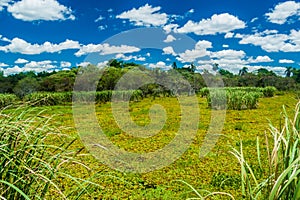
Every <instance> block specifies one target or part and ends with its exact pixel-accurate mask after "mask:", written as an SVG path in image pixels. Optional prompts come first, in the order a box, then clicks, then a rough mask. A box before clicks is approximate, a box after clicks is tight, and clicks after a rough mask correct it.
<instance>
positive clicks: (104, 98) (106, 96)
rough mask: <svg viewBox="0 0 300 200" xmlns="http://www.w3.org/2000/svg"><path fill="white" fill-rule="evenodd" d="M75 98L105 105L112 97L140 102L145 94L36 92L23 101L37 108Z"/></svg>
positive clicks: (60, 103)
mask: <svg viewBox="0 0 300 200" xmlns="http://www.w3.org/2000/svg"><path fill="white" fill-rule="evenodd" d="M73 97H74V98H75V99H74V100H76V101H89V102H91V101H94V102H96V103H105V102H109V101H111V99H112V97H114V99H115V100H119V101H123V100H131V101H139V100H141V99H143V97H144V94H143V92H142V91H141V90H124V91H111V90H104V91H99V92H74V95H73V93H72V92H35V93H31V94H28V95H26V96H25V97H24V98H23V100H24V101H25V102H30V103H32V104H34V105H37V106H53V105H65V104H69V103H72V100H73V99H72V98H73ZM92 98H93V99H92Z"/></svg>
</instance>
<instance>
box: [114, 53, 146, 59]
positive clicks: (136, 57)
mask: <svg viewBox="0 0 300 200" xmlns="http://www.w3.org/2000/svg"><path fill="white" fill-rule="evenodd" d="M116 59H122V60H124V61H128V60H135V61H145V60H146V58H145V57H142V56H133V55H129V56H126V55H124V54H122V53H119V54H117V55H116Z"/></svg>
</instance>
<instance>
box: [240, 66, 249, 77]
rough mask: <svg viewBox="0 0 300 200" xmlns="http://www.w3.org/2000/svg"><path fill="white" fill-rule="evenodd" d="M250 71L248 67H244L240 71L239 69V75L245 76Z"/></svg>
mask: <svg viewBox="0 0 300 200" xmlns="http://www.w3.org/2000/svg"><path fill="white" fill-rule="evenodd" d="M247 73H248V68H247V67H243V68H242V69H241V70H240V71H239V75H240V76H244V75H245V74H247Z"/></svg>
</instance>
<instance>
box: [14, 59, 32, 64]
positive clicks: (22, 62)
mask: <svg viewBox="0 0 300 200" xmlns="http://www.w3.org/2000/svg"><path fill="white" fill-rule="evenodd" d="M28 62H29V61H28V60H25V59H23V58H18V59H17V60H16V61H15V64H24V63H28Z"/></svg>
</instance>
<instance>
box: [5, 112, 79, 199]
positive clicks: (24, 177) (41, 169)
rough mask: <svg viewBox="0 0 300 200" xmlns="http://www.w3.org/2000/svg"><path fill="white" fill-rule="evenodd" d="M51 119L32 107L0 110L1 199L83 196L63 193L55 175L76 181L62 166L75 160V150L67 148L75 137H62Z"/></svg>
mask: <svg viewBox="0 0 300 200" xmlns="http://www.w3.org/2000/svg"><path fill="white" fill-rule="evenodd" d="M50 120H51V118H48V117H45V115H44V114H42V112H39V113H36V111H35V110H34V109H33V108H31V109H29V108H26V107H19V108H17V109H15V110H1V111H0V199H11V200H13V199H46V198H50V197H51V198H55V196H56V197H59V198H60V199H67V198H68V195H70V194H72V195H74V194H75V199H76V198H79V196H80V195H82V193H81V192H77V193H76V192H75V193H74V191H72V192H70V193H69V194H66V193H65V192H64V191H63V189H62V187H60V185H59V184H58V181H57V180H56V177H58V176H61V177H68V178H71V179H73V180H76V178H75V177H72V176H71V175H68V174H66V173H64V172H63V171H64V170H62V167H63V165H64V166H65V165H66V164H67V163H78V162H77V161H76V160H75V157H74V156H75V155H76V154H77V153H78V152H73V151H71V150H68V149H69V147H70V145H71V144H72V143H73V142H74V141H75V140H72V141H71V140H69V142H67V140H64V139H62V135H61V134H60V133H59V132H58V131H57V129H55V128H53V127H51V126H50V125H49V122H50ZM53 140H54V141H55V144H54V142H53ZM51 141H52V142H51ZM78 182H79V181H78ZM83 189H84V188H83V186H82V185H81V186H78V190H83Z"/></svg>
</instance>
